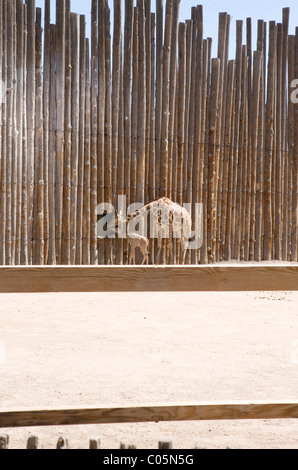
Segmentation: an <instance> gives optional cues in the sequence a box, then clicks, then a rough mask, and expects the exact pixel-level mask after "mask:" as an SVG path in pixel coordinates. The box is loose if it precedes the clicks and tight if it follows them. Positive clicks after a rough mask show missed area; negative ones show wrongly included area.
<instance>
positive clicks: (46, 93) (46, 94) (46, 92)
mask: <svg viewBox="0 0 298 470" xmlns="http://www.w3.org/2000/svg"><path fill="white" fill-rule="evenodd" d="M50 10H51V4H50V0H45V12H44V46H43V47H44V53H43V63H44V66H43V136H44V143H43V153H44V243H45V246H44V263H45V264H48V256H49V131H50V127H49V126H50V122H49V119H50V115H49V109H50V103H49V99H50V73H51V44H50V40H51V31H50V22H51V19H50V13H51V12H50ZM64 226H65V223H63V227H64Z"/></svg>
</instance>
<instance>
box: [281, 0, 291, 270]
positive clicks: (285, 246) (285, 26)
mask: <svg viewBox="0 0 298 470" xmlns="http://www.w3.org/2000/svg"><path fill="white" fill-rule="evenodd" d="M282 13H283V20H282V30H283V33H282V34H283V44H282V110H281V113H282V114H281V139H282V142H281V146H282V155H283V174H282V180H283V195H282V211H283V228H282V259H283V260H284V261H287V259H288V252H289V250H290V243H289V239H290V237H289V230H288V227H289V219H288V213H289V206H288V184H287V183H288V181H289V154H288V146H287V142H288V109H287V108H288V106H287V72H288V47H289V46H288V41H289V40H288V35H289V21H290V18H289V17H290V9H289V8H283V10H282Z"/></svg>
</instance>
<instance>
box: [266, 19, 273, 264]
mask: <svg viewBox="0 0 298 470" xmlns="http://www.w3.org/2000/svg"><path fill="white" fill-rule="evenodd" d="M275 64H276V25H275V21H270V23H269V58H268V76H267V105H266V139H265V165H264V259H265V260H271V259H272V237H273V220H272V210H273V207H272V159H273V143H274V141H273V135H274V131H275V129H274V73H275V70H276V69H275V67H276V66H275Z"/></svg>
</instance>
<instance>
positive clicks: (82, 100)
mask: <svg viewBox="0 0 298 470" xmlns="http://www.w3.org/2000/svg"><path fill="white" fill-rule="evenodd" d="M96 12H97V5H96ZM85 36H86V18H85V16H84V15H80V43H79V55H80V57H79V63H80V65H79V76H80V79H79V158H78V201H77V235H76V258H75V262H76V265H80V264H82V253H83V243H85V240H83V239H82V238H83V204H84V202H83V186H84V165H85V104H86V97H85V89H86V85H85V80H86V71H85V67H86V65H85V61H86V41H85V39H86V38H85ZM87 64H88V65H87V66H89V60H88V62H87ZM95 153H96V152H95Z"/></svg>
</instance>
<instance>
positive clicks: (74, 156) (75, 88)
mask: <svg viewBox="0 0 298 470" xmlns="http://www.w3.org/2000/svg"><path fill="white" fill-rule="evenodd" d="M70 19H71V44H72V52H71V67H72V76H71V83H72V93H71V95H72V96H71V107H72V119H71V121H72V150H71V219H70V220H71V223H70V229H71V236H70V238H71V244H70V258H71V264H75V262H76V239H77V202H78V163H79V122H80V120H79V107H80V106H79V97H80V96H79V84H80V73H79V60H80V54H79V53H80V49H79V35H80V24H79V15H77V14H75V13H71V16H70Z"/></svg>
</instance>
